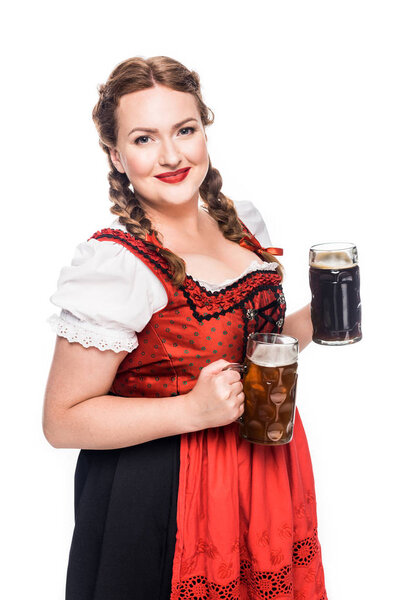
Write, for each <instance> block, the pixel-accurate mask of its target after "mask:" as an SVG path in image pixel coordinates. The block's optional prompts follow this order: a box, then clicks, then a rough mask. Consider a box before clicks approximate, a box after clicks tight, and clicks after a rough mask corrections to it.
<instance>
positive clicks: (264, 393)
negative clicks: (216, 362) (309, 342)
mask: <svg viewBox="0 0 400 600" xmlns="http://www.w3.org/2000/svg"><path fill="white" fill-rule="evenodd" d="M298 354H299V343H298V340H297V339H296V338H294V337H290V336H288V335H282V334H278V333H251V334H250V335H249V337H248V340H247V347H246V358H245V361H244V363H243V364H241V363H231V364H230V365H227V366H226V367H224V369H223V371H225V370H228V369H235V370H237V371H239V373H242V374H243V392H244V395H245V402H244V413H243V414H242V416H241V417H239V419H237V420H238V421H239V423H240V430H239V434H240V436H241V437H242V438H244V439H245V440H247V441H249V442H252V443H254V444H262V445H266V446H277V445H281V444H287V443H288V442H290V441H291V439H292V437H293V426H294V418H295V408H296V406H295V403H296V385H297V359H298Z"/></svg>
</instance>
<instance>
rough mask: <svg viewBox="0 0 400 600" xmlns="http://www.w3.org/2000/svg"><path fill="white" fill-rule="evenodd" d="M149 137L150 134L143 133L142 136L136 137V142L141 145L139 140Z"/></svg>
mask: <svg viewBox="0 0 400 600" xmlns="http://www.w3.org/2000/svg"><path fill="white" fill-rule="evenodd" d="M148 139H149V136H148V135H141V136H140V137H138V138H136V140H135V144H138V145H140V142H139V140H148Z"/></svg>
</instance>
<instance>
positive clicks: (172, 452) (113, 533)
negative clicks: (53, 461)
mask: <svg viewBox="0 0 400 600" xmlns="http://www.w3.org/2000/svg"><path fill="white" fill-rule="evenodd" d="M179 452H180V436H179V435H177V436H169V437H165V438H159V439H157V440H152V441H150V442H146V443H144V444H138V445H136V446H130V447H127V448H118V449H115V450H81V451H80V453H79V456H78V460H77V465H76V471H75V528H74V532H73V536H72V543H71V548H70V553H69V561H68V569H67V580H66V600H169V598H170V595H171V579H172V562H173V557H174V552H175V540H176V513H177V496H178V486H179Z"/></svg>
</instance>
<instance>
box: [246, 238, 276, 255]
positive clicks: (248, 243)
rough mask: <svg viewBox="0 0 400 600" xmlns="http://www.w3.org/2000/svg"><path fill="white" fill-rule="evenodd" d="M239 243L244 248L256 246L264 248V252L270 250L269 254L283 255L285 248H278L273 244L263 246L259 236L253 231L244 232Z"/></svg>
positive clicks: (259, 248) (250, 248) (251, 248)
mask: <svg viewBox="0 0 400 600" xmlns="http://www.w3.org/2000/svg"><path fill="white" fill-rule="evenodd" d="M239 245H240V246H242V247H243V248H247V249H248V250H254V247H256V249H258V250H264V252H269V254H274V255H277V256H282V254H283V248H276V247H273V246H269V247H268V248H263V247H262V246H261V244H260V242H259V241H258V240H257V238H256V237H255V236H254V235H252V234H251V233H246V234H244V236H243V237H242V239H241V240H240V242H239Z"/></svg>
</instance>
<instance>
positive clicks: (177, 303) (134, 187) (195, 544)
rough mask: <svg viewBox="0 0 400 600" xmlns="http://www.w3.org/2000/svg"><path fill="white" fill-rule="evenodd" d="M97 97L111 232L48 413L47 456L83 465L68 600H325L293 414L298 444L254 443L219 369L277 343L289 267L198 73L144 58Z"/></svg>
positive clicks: (101, 247) (230, 383) (304, 449)
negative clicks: (220, 133)
mask: <svg viewBox="0 0 400 600" xmlns="http://www.w3.org/2000/svg"><path fill="white" fill-rule="evenodd" d="M99 92H100V98H99V101H98V103H97V104H96V106H95V108H94V110H93V119H94V122H95V124H96V127H97V130H98V133H99V137H100V145H101V147H102V149H103V150H104V151H105V153H106V155H107V158H108V161H109V165H110V169H111V170H110V172H109V174H108V180H109V184H110V190H109V196H110V200H111V202H112V208H111V212H112V213H113V214H114V215H116V216H117V219H116V221H115V222H114V223H113V224H112V226H111V227H107V228H105V229H101V230H98V231H96V232H95V233H94V234H93V235H92V236H91V237H90V238H89V239H88V240H86V241H85V242H83V243H82V244H80V246H79V247H78V249H77V253H76V255H75V257H74V259H73V261H72V264H71V265H70V266H69V267H65V268H64V270H63V271H62V273H61V275H60V278H59V289H58V291H57V293H56V294H54V296H53V297H52V301H54V303H55V304H57V305H58V306H60V307H61V308H62V314H61V315H60V317H59V318H58V319H57V334H58V337H57V341H56V348H55V354H54V359H53V364H52V367H51V371H50V375H49V381H48V385H47V389H46V397H45V407H44V431H45V435H46V437H47V439H48V440H49V442H50V443H51V444H52V445H53V446H55V447H57V448H80V449H81V451H80V453H79V457H78V462H77V466H76V472H75V528H74V534H73V539H72V544H71V550H70V554H69V563H68V572H67V583H66V600H110V599H112V600H128V599H133V598H135V600H153V599H157V600H207V599H208V598H209V599H213V600H227V599H229V600H231V599H236V600H239V599H245V598H246V599H247V598H250V597H251V598H252V600H267V599H269V598H278V597H279V598H282V599H283V598H285V600H295V599H298V598H307V600H326V594H325V585H324V571H323V567H322V558H321V549H320V545H319V540H318V527H317V513H316V499H315V490H314V479H313V471H312V465H311V458H310V455H309V451H308V445H307V440H306V436H305V432H304V429H303V426H302V422H301V419H300V415H299V414H298V410H297V409H296V419H295V426H294V432H293V438H292V441H291V442H290V443H289V444H286V445H281V446H280V445H276V446H263V445H257V444H252V443H250V442H248V441H246V440H244V439H243V438H241V437H240V436H239V431H238V427H239V425H238V422H237V420H238V418H239V417H240V416H241V415H242V414H243V411H244V393H243V385H242V382H241V379H240V375H239V373H237V372H236V371H233V370H225V369H226V367H227V366H228V365H229V363H230V362H234V363H238V362H243V361H244V359H245V354H246V343H247V339H248V337H249V335H250V334H251V333H254V332H260V333H263V332H273V333H281V332H282V329H283V324H284V321H285V311H286V303H285V297H284V294H283V288H282V280H283V269H282V265H281V264H280V263H279V261H278V260H277V258H276V255H274V254H273V252H276V253H278V249H274V248H271V247H267V248H264V247H263V245H262V243H263V244H265V245H267V244H269V239H268V235H267V233H266V227H265V224H264V222H263V219H262V217H261V215H260V213H259V212H258V211H257V209H256V208H255V207H254V206H253V204H252V203H251V202H243V203H238V204H237V207H238V210H237V207H236V206H235V204H234V203H233V201H232V200H231V199H230V198H228V197H227V196H225V195H224V194H223V193H222V191H221V187H222V178H221V175H220V174H219V172H218V170H217V169H215V168H213V167H212V165H211V161H210V158H209V155H208V151H207V136H206V133H205V128H206V127H207V126H208V125H210V124H211V123H212V121H213V116H212V118H210V116H209V113H210V111H209V109H208V108H207V107H206V105H205V104H204V102H203V99H202V97H201V92H200V83H199V78H198V75H197V74H196V73H195V72H194V71H189V70H188V69H186V67H184V66H183V65H182V64H180V63H179V62H177V61H175V60H173V59H171V58H168V57H165V56H159V57H153V58H149V59H146V60H145V59H142V58H132V59H129V60H127V61H124V62H123V63H121V64H120V65H118V66H117V67H116V68H115V69H114V71H113V72H112V73H111V75H110V77H109V79H108V81H107V83H106V84H104V85H101V86H100V88H99ZM200 200H202V201H203V204H202V205H201V206H199V201H200ZM240 204H241V208H240V209H239V205H240ZM243 205H244V206H243ZM239 213H240V217H241V218H240V217H239ZM300 316H301V319H300ZM307 318H308V317H307V315H304V316H303V313H302V314H301V315H297V317H296V323H297V321H299V322H300V320H301V322H305V323H306V328H305V330H304V334H303V333H302V335H303V337H304V340H307V337H308V320H307ZM296 323H291V327H293V330H295V331H296V328H295V325H296ZM298 331H300V328H298ZM287 333H288V335H290V332H287Z"/></svg>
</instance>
